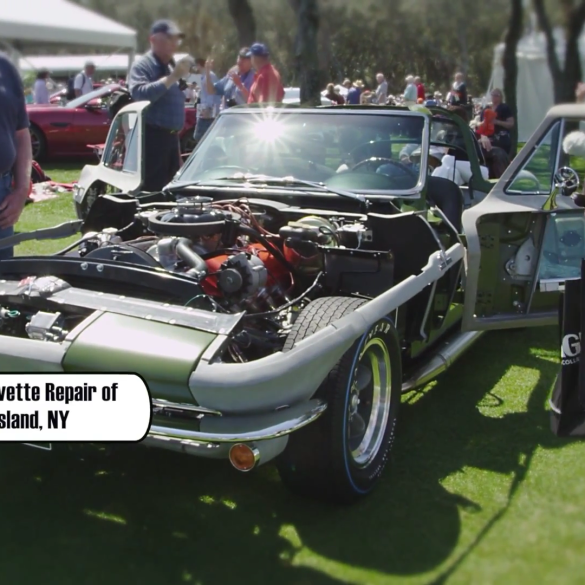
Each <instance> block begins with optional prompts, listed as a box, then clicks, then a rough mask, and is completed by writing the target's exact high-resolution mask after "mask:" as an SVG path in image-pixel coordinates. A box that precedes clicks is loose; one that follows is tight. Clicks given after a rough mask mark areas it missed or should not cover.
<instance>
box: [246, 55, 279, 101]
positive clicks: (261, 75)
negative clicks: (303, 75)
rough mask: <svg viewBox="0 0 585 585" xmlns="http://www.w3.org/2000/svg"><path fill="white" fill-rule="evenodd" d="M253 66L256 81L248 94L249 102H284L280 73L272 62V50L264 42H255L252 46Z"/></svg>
mask: <svg viewBox="0 0 585 585" xmlns="http://www.w3.org/2000/svg"><path fill="white" fill-rule="evenodd" d="M250 53H251V54H252V66H253V67H254V69H255V70H256V76H255V77H254V82H253V83H252V87H251V88H250V92H249V94H248V103H249V104H262V103H275V102H282V100H283V98H284V87H283V86H282V81H281V80H280V73H278V71H277V70H276V69H275V67H274V65H272V63H271V62H270V52H269V51H268V48H267V47H266V45H264V44H263V43H254V44H253V45H252V46H251V47H250Z"/></svg>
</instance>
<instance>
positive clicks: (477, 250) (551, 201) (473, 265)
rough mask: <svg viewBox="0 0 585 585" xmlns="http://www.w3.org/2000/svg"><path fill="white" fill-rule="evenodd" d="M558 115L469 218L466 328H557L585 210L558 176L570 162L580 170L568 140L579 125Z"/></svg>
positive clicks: (581, 253)
mask: <svg viewBox="0 0 585 585" xmlns="http://www.w3.org/2000/svg"><path fill="white" fill-rule="evenodd" d="M582 113H585V109H582ZM560 114H562V110H561V109H558V108H557V109H553V110H551V113H549V116H547V118H546V119H545V120H544V121H543V123H542V124H541V126H540V128H539V129H537V131H536V132H535V133H534V135H533V136H532V137H531V138H530V140H529V141H528V142H527V143H526V145H525V146H524V148H523V149H522V150H521V151H520V153H519V154H518V155H517V157H516V158H515V159H514V161H513V162H512V164H511V165H510V167H509V168H508V169H507V170H506V172H505V173H504V175H503V176H502V178H501V179H500V180H499V182H498V183H497V185H496V186H495V187H494V189H492V191H491V192H490V193H489V194H488V195H487V197H486V198H485V199H484V200H483V201H482V202H481V203H480V204H478V205H477V206H475V207H474V208H471V209H469V210H466V211H465V212H464V213H463V229H464V233H465V236H466V239H467V243H468V253H467V258H466V287H465V306H464V318H463V327H464V329H466V330H481V329H501V328H511V327H526V326H534V325H545V324H554V323H556V322H557V321H558V303H559V291H560V290H562V288H563V283H564V281H565V280H566V279H567V278H578V277H580V267H581V259H582V258H583V257H585V220H584V214H583V209H580V208H578V207H576V206H575V204H574V202H573V201H572V199H571V198H570V197H563V196H562V194H561V190H560V189H559V188H558V185H556V181H555V179H554V176H555V173H556V171H557V170H558V168H559V167H561V166H564V165H568V164H572V165H573V166H574V167H575V168H576V169H577V170H580V171H581V172H582V168H581V169H580V168H579V166H577V163H578V162H579V161H577V160H576V159H575V157H574V156H572V155H571V152H570V151H569V150H567V148H568V147H567V141H566V140H565V139H566V138H567V136H568V135H569V134H570V133H572V132H575V131H576V130H579V128H580V126H581V123H580V121H579V120H578V119H575V117H571V118H570V119H569V118H565V117H563V116H562V115H560ZM583 138H584V142H585V134H584V135H583ZM582 166H583V158H581V167H582Z"/></svg>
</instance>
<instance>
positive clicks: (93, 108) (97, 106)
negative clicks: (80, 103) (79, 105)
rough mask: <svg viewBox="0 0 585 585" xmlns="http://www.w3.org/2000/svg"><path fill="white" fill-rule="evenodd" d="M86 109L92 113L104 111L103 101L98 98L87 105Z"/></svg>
mask: <svg viewBox="0 0 585 585" xmlns="http://www.w3.org/2000/svg"><path fill="white" fill-rule="evenodd" d="M85 109H86V110H88V111H90V112H97V111H100V110H101V109H102V100H101V99H99V98H97V99H94V100H91V101H89V102H87V103H86V104H85Z"/></svg>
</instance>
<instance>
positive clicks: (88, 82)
mask: <svg viewBox="0 0 585 585" xmlns="http://www.w3.org/2000/svg"><path fill="white" fill-rule="evenodd" d="M94 73H95V65H94V64H93V63H92V62H91V61H88V62H87V63H86V64H85V67H84V68H83V71H80V72H79V73H78V74H77V75H76V76H75V80H74V81H73V89H74V90H75V97H79V96H80V95H85V94H86V93H89V92H90V91H93V74H94Z"/></svg>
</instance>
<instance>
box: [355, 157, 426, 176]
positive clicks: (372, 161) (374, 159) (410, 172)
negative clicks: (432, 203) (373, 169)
mask: <svg viewBox="0 0 585 585" xmlns="http://www.w3.org/2000/svg"><path fill="white" fill-rule="evenodd" d="M376 163H384V164H390V165H393V166H395V167H397V168H399V169H400V170H401V171H404V174H406V175H410V176H411V177H412V178H413V179H418V175H417V173H415V172H414V171H413V170H412V169H411V168H410V167H409V166H408V165H405V164H404V163H401V162H400V161H397V160H393V159H391V158H384V157H381V156H372V157H371V158H367V159H366V160H362V161H360V162H359V163H357V164H355V165H354V166H353V167H351V169H349V170H350V171H355V170H357V169H360V168H361V167H364V166H366V165H372V164H376ZM379 166H380V165H379Z"/></svg>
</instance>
